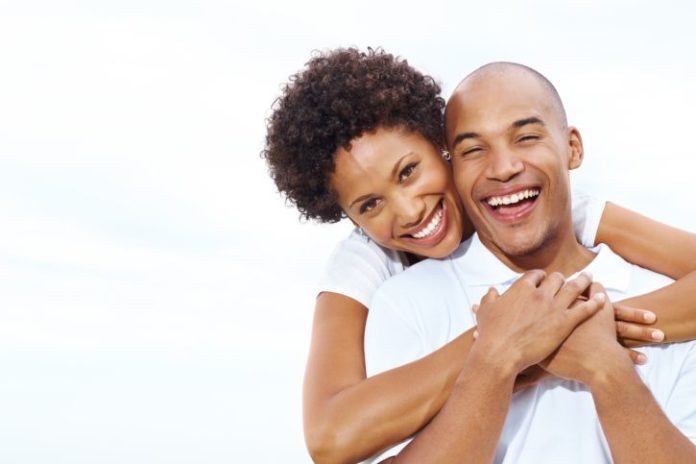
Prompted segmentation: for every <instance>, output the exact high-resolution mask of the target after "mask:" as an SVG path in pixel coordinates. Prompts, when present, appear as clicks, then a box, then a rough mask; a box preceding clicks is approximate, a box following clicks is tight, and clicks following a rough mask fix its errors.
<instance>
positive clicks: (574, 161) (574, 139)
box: [568, 127, 585, 169]
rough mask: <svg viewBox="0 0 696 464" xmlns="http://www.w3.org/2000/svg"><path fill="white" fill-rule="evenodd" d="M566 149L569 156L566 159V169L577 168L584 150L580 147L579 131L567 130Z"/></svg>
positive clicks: (570, 128)
mask: <svg viewBox="0 0 696 464" xmlns="http://www.w3.org/2000/svg"><path fill="white" fill-rule="evenodd" d="M568 149H569V154H570V156H569V157H568V169H576V168H579V167H580V165H581V164H582V160H583V158H584V157H585V149H584V148H583V146H582V137H581V136H580V131H579V130H577V129H576V128H575V127H569V128H568Z"/></svg>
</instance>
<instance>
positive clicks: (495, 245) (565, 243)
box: [446, 63, 584, 272]
mask: <svg viewBox="0 0 696 464" xmlns="http://www.w3.org/2000/svg"><path fill="white" fill-rule="evenodd" d="M446 131H447V134H446V135H447V144H448V146H449V150H450V152H451V154H452V172H453V175H454V182H455V185H456V187H457V191H458V193H459V196H460V198H461V199H462V203H463V205H464V207H465V209H466V211H467V214H468V215H469V217H470V218H471V221H472V222H473V224H474V225H475V227H476V230H477V232H478V234H479V237H480V239H481V242H482V243H484V245H486V246H487V247H488V248H489V249H490V250H491V251H493V253H495V254H496V255H497V256H498V257H499V258H500V259H501V260H503V262H505V263H506V264H508V265H509V266H510V267H512V268H515V269H520V270H523V269H532V268H540V269H554V270H561V271H562V272H565V271H571V270H572V269H571V268H573V266H569V263H570V262H571V261H572V260H573V259H575V258H577V259H581V258H582V256H581V254H580V253H579V252H578V244H577V241H576V240H575V236H574V235H573V229H572V220H571V216H570V189H569V187H570V185H569V184H570V178H569V172H568V171H569V170H570V169H575V168H577V167H579V166H580V164H581V163H582V157H583V147H582V139H581V137H580V133H579V132H578V130H577V129H576V128H574V127H570V126H568V123H567V121H566V115H565V110H564V109H563V103H562V102H561V99H560V97H559V96H558V92H557V91H556V89H555V88H554V86H553V85H552V84H551V83H550V82H549V81H548V79H546V78H545V77H544V76H543V75H541V74H540V73H539V72H537V71H535V70H533V69H531V68H529V67H527V66H523V65H520V64H515V63H491V64H487V65H485V66H483V67H481V68H479V69H477V70H476V71H474V72H473V73H471V74H469V75H468V76H467V77H466V78H465V79H464V80H463V81H462V82H461V83H460V84H459V85H458V86H457V88H456V90H455V91H454V94H453V95H452V97H451V98H450V100H449V102H448V104H447V112H446ZM570 256H574V257H575V258H573V259H571V258H569V257H570ZM566 257H568V259H566ZM582 259H584V258H582ZM576 264H577V263H576Z"/></svg>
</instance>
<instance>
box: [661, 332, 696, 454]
mask: <svg viewBox="0 0 696 464" xmlns="http://www.w3.org/2000/svg"><path fill="white" fill-rule="evenodd" d="M690 345H691V349H690V350H689V353H688V354H687V356H686V359H685V360H684V363H683V365H682V367H681V369H680V371H679V379H678V380H677V383H676V385H675V386H674V389H673V390H672V392H671V394H670V397H669V401H668V403H667V405H666V408H665V413H666V414H667V416H669V418H670V420H671V421H672V423H673V424H674V425H675V426H676V427H677V428H678V429H679V430H680V431H681V433H683V434H684V435H685V436H686V437H687V438H688V439H689V440H691V441H692V442H693V443H695V444H696V343H690Z"/></svg>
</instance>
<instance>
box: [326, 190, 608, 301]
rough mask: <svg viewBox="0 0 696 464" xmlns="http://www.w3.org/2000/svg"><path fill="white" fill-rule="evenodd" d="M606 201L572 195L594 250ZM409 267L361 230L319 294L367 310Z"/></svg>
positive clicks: (579, 232) (333, 260)
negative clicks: (391, 280)
mask: <svg viewBox="0 0 696 464" xmlns="http://www.w3.org/2000/svg"><path fill="white" fill-rule="evenodd" d="M604 205H605V201H604V200H599V199H597V198H593V197H591V196H589V195H587V194H586V193H583V192H580V191H573V193H572V208H573V227H574V229H575V236H576V237H577V239H578V242H579V243H582V244H583V245H585V246H586V247H588V248H590V247H593V246H594V243H595V237H596V236H597V229H598V228H599V221H600V219H601V218H602V213H603V212H604ZM406 267H408V261H407V259H406V256H405V255H404V254H403V253H401V252H398V251H394V250H388V249H386V248H383V247H381V246H379V245H377V244H376V243H375V242H373V241H372V240H371V239H370V238H369V237H368V236H367V235H365V234H364V233H363V232H362V231H361V230H360V229H356V230H354V231H353V232H352V233H351V234H350V235H349V236H348V238H346V239H344V240H343V241H342V242H340V243H339V244H338V245H337V246H336V249H335V250H334V252H333V254H332V255H331V257H330V258H329V263H328V265H327V267H326V270H325V272H324V275H323V276H322V278H321V280H320V281H319V291H318V293H321V292H333V293H340V294H342V295H346V296H349V297H350V298H352V299H354V300H356V301H358V302H359V303H361V304H362V305H363V306H365V307H368V306H369V304H370V300H371V299H372V295H374V293H375V291H376V290H377V288H379V286H380V285H382V282H384V281H385V280H387V279H388V278H389V277H391V276H393V275H396V274H398V273H400V272H401V271H403V270H404V269H406Z"/></svg>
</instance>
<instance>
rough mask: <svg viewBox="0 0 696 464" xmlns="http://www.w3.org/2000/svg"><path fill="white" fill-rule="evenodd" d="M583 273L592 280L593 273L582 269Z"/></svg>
mask: <svg viewBox="0 0 696 464" xmlns="http://www.w3.org/2000/svg"><path fill="white" fill-rule="evenodd" d="M582 273H583V274H585V275H586V276H587V278H588V279H590V280H592V273H591V272H588V271H582Z"/></svg>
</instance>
